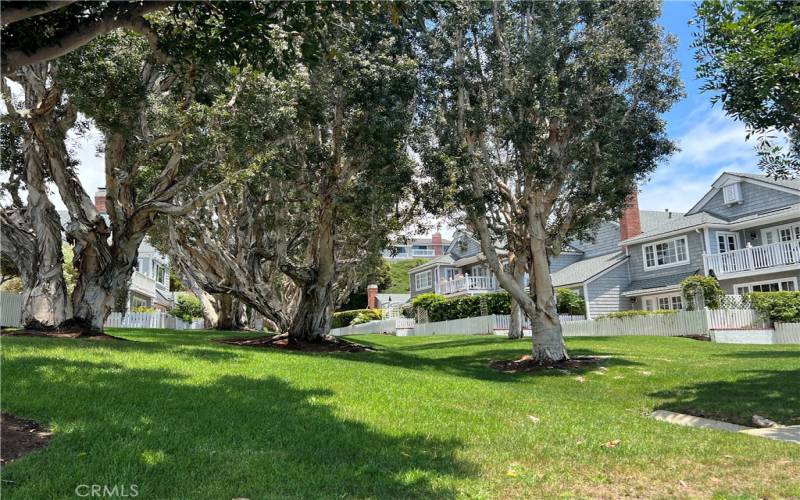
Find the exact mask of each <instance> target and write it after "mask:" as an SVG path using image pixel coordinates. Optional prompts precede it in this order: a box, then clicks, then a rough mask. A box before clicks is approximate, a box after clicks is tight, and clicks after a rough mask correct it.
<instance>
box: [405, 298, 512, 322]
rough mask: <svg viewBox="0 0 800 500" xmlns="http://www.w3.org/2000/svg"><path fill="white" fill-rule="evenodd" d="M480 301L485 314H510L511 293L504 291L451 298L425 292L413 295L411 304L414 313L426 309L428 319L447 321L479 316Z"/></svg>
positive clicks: (480, 309) (480, 310)
mask: <svg viewBox="0 0 800 500" xmlns="http://www.w3.org/2000/svg"><path fill="white" fill-rule="evenodd" d="M481 301H483V302H484V303H485V304H486V314H510V311H511V295H509V294H508V293H506V292H492V293H484V294H480V295H464V296H461V297H454V298H451V299H448V298H445V296H444V295H439V294H436V293H425V294H422V295H418V296H417V297H414V300H413V301H412V304H413V307H414V312H415V314H416V311H417V310H419V309H422V310H425V311H427V312H428V320H429V321H448V320H452V319H461V318H473V317H476V316H481V315H482V314H483V312H482V307H481Z"/></svg>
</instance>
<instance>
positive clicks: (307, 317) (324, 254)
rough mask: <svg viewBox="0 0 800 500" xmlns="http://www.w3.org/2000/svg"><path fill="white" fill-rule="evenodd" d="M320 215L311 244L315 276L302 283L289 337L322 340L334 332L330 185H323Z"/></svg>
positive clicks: (333, 272) (332, 211)
mask: <svg viewBox="0 0 800 500" xmlns="http://www.w3.org/2000/svg"><path fill="white" fill-rule="evenodd" d="M323 190H324V191H325V190H327V191H328V195H327V196H325V197H323V200H322V205H321V207H320V217H319V222H318V226H317V230H316V232H315V240H316V241H315V242H314V244H313V245H312V247H311V252H310V254H311V255H310V257H309V261H310V262H311V263H312V272H311V279H310V280H309V281H308V282H307V283H304V284H302V285H301V296H300V304H299V306H298V309H297V313H296V314H295V316H294V319H293V320H292V325H291V326H290V327H289V338H290V339H295V340H305V341H308V342H319V341H321V340H322V339H323V338H324V337H326V336H328V334H329V333H330V331H331V317H332V316H333V304H334V297H333V282H334V278H335V276H336V265H335V264H336V259H335V254H334V228H335V220H336V207H335V202H334V200H333V196H332V195H331V194H330V188H329V186H326V187H324V188H323Z"/></svg>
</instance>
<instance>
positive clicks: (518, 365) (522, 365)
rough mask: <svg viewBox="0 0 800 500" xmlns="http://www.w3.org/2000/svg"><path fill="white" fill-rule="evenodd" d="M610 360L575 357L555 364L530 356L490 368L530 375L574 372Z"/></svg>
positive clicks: (497, 362) (499, 363)
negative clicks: (540, 361) (530, 373)
mask: <svg viewBox="0 0 800 500" xmlns="http://www.w3.org/2000/svg"><path fill="white" fill-rule="evenodd" d="M606 359H608V358H607V357H605V356H575V357H573V358H570V359H567V360H565V361H558V362H555V363H539V362H538V361H534V360H533V358H531V356H530V355H525V356H522V357H521V358H519V359H501V360H497V361H492V362H490V363H489V368H492V369H495V370H497V371H501V372H505V373H528V372H539V371H543V370H574V369H576V368H578V369H579V368H588V367H594V366H597V365H599V364H600V363H602V362H603V361H605V360H606Z"/></svg>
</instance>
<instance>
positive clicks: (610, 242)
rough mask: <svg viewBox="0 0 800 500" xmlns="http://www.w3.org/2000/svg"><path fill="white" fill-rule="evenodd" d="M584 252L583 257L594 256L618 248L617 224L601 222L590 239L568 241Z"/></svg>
mask: <svg viewBox="0 0 800 500" xmlns="http://www.w3.org/2000/svg"><path fill="white" fill-rule="evenodd" d="M570 244H571V245H572V246H574V247H575V248H578V249H580V250H582V251H583V252H584V258H586V259H588V258H590V257H596V256H598V255H605V254H607V253H611V252H614V251H616V250H619V225H618V224H615V223H613V222H603V223H601V224H600V225H599V226H598V227H597V229H596V230H595V232H594V239H593V240H590V241H575V242H570Z"/></svg>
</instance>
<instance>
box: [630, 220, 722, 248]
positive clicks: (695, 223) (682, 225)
mask: <svg viewBox="0 0 800 500" xmlns="http://www.w3.org/2000/svg"><path fill="white" fill-rule="evenodd" d="M727 222H728V221H726V220H724V219H720V218H719V217H715V216H713V215H711V214H708V213H705V212H701V213H699V214H694V215H682V216H679V217H674V218H672V219H668V220H664V221H662V222H661V223H660V224H656V225H655V226H654V227H653V228H651V229H650V230H649V231H645V232H643V233H641V234H637V235H636V236H634V237H633V238H628V239H627V240H623V241H621V242H620V243H621V244H623V245H631V244H634V243H639V242H642V241H647V240H649V239H651V238H653V237H655V236H659V235H666V234H669V233H672V232H675V231H682V230H686V229H692V228H694V227H702V226H703V225H705V224H726V223H727Z"/></svg>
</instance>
